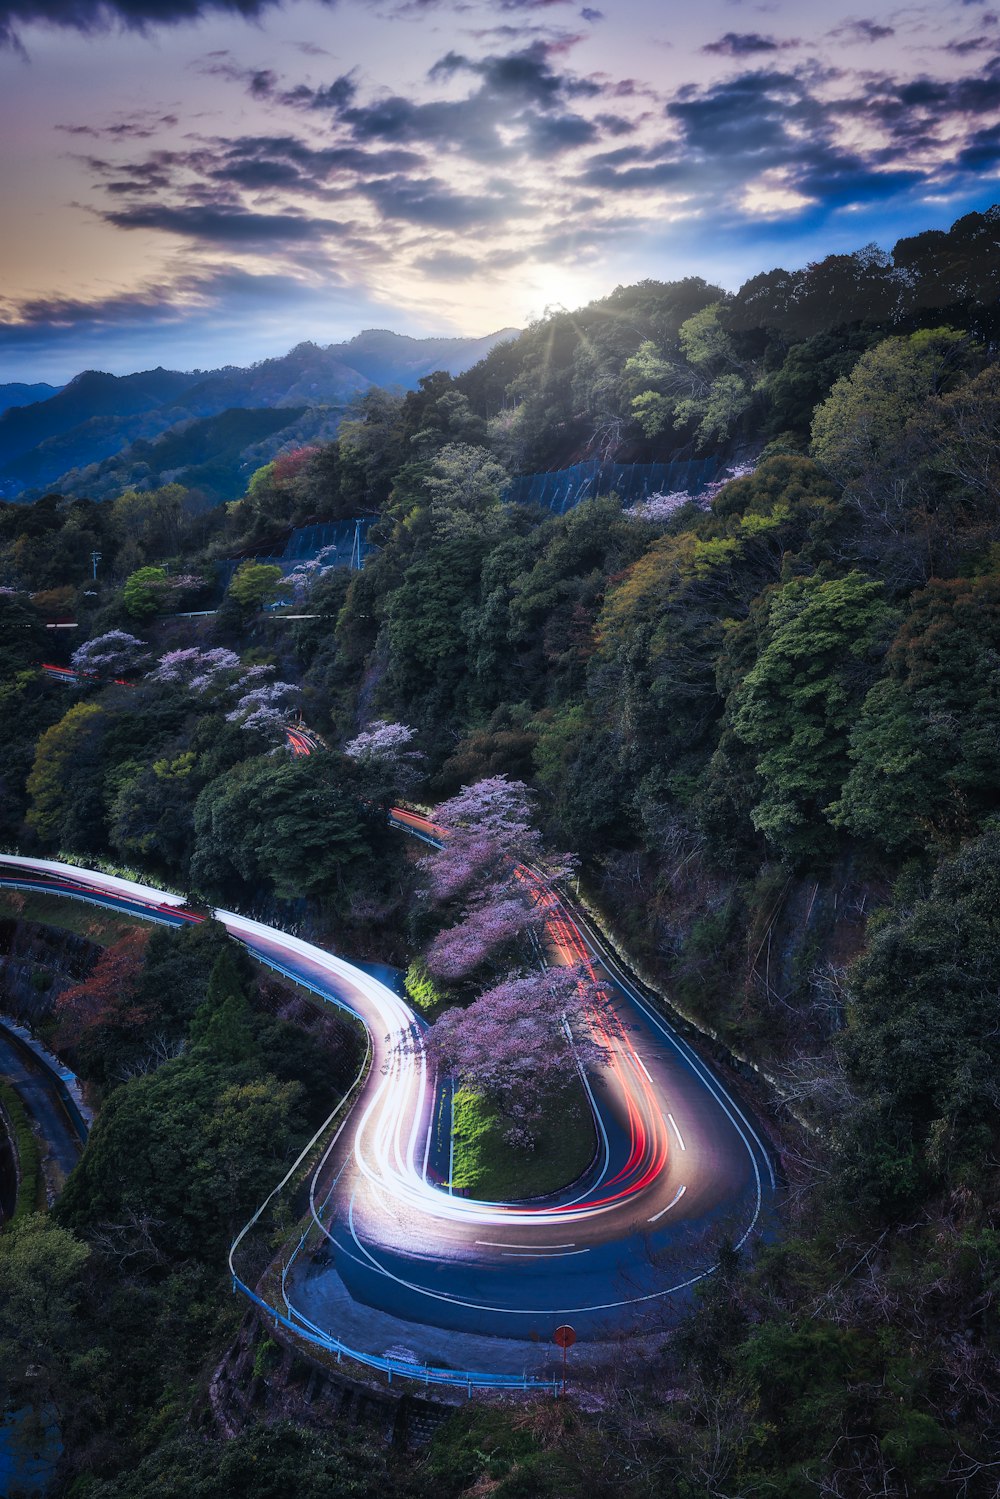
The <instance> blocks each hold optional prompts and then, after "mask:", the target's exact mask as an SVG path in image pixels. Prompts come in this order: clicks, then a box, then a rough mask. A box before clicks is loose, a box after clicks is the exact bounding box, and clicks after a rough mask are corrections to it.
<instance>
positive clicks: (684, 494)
mask: <svg viewBox="0 0 1000 1499" xmlns="http://www.w3.org/2000/svg"><path fill="white" fill-rule="evenodd" d="M754 468H755V465H754V464H752V463H734V464H733V465H732V467H730V468H727V469H726V471H725V473H724V474H723V475H722V478H721V479H716V480H714V481H713V482H712V483H711V484H706V485H705V488H704V489H701V490H699V491H698V493H697V494H690V493H689V492H688V490H686V489H675V490H672V491H671V492H670V494H651V495H647V497H646V498H645V499H644V500H637V501H636V503H635V504H634V505H629V506H628V507H627V509H625V510H623V511H622V514H623V515H624V516H626V517H627V518H628V519H629V520H639V521H645V522H646V523H647V524H653V525H665V524H666V522H667V521H669V520H672V519H673V517H674V516H675V515H676V514H677V512H678V511H679V510H683V509H684V507H685V505H697V507H698V509H699V510H711V508H712V501H713V500H714V499H715V497H716V495H717V494H718V493H719V492H720V490H723V489H725V487H726V485H727V484H730V483H732V481H733V480H734V479H746V478H747V477H748V476H749V475H750V474H752V473H753V471H754Z"/></svg>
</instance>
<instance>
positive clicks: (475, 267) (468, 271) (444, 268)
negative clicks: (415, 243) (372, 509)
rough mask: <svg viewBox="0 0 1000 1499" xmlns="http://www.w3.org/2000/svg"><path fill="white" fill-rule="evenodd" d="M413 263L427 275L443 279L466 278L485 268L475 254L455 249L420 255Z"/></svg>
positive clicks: (457, 279) (477, 273) (455, 279)
mask: <svg viewBox="0 0 1000 1499" xmlns="http://www.w3.org/2000/svg"><path fill="white" fill-rule="evenodd" d="M413 264H414V266H415V267H416V269H417V270H418V271H422V272H423V274H424V275H425V276H430V277H431V278H432V279H433V280H441V281H459V280H464V279H465V278H466V277H468V276H477V275H479V274H480V273H481V272H482V270H483V265H482V262H481V261H478V260H477V259H476V258H475V256H474V255H463V254H461V253H460V252H458V251H455V250H435V251H434V253H433V254H432V255H421V256H418V258H417V259H416V260H415V261H414V262H413Z"/></svg>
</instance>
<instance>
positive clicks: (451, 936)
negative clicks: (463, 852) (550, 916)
mask: <svg viewBox="0 0 1000 1499" xmlns="http://www.w3.org/2000/svg"><path fill="white" fill-rule="evenodd" d="M491 894H492V897H493V898H492V899H491ZM543 918H544V911H543V908H542V906H541V905H539V904H532V903H531V902H529V901H526V900H524V899H523V897H522V896H521V895H520V893H517V894H514V895H510V894H505V893H504V892H503V891H502V890H501V891H492V892H490V891H487V892H485V893H484V896H483V899H482V901H481V903H480V904H478V905H476V906H474V907H473V908H472V909H471V910H469V911H468V912H467V913H466V914H465V916H464V917H463V919H462V920H461V921H460V922H459V923H458V925H457V926H453V927H448V928H447V929H446V930H445V931H443V932H439V933H438V935H437V936H436V937H435V939H434V941H433V942H432V943H431V945H430V947H429V949H428V951H427V957H426V960H425V961H426V965H427V968H428V970H429V971H430V972H431V973H432V974H433V975H434V977H435V978H439V979H444V980H445V981H446V982H448V981H451V982H454V981H456V980H458V979H464V978H466V977H468V975H469V974H470V973H474V972H475V970H476V969H477V968H481V967H482V965H483V963H484V962H485V961H486V960H487V958H489V957H491V956H492V955H493V954H494V953H496V952H498V951H500V950H501V949H503V948H505V947H508V946H509V945H510V943H511V942H513V941H514V940H515V939H516V938H517V937H520V936H522V935H523V934H524V933H525V932H527V931H530V930H532V929H535V928H537V927H539V926H540V925H541V924H542V921H543Z"/></svg>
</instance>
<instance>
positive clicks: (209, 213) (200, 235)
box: [102, 203, 345, 245]
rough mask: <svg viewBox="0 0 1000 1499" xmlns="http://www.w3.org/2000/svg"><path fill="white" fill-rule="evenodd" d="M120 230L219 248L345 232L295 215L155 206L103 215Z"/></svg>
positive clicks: (230, 208) (225, 207) (324, 221)
mask: <svg viewBox="0 0 1000 1499" xmlns="http://www.w3.org/2000/svg"><path fill="white" fill-rule="evenodd" d="M102 217H103V218H104V220H105V221H106V222H107V223H109V224H114V225H115V227H116V228H118V229H159V230H161V231H162V232H164V233H166V234H180V235H183V236H185V238H188V239H196V240H200V241H202V242H203V243H206V244H215V245H260V244H270V243H273V242H275V241H281V242H282V243H286V244H287V243H289V242H296V241H302V240H315V239H326V238H328V237H329V236H330V235H332V234H337V233H340V232H342V231H343V229H344V227H345V226H344V225H343V224H339V223H337V221H336V220H334V219H314V218H307V217H306V216H305V215H304V214H295V213H251V212H249V211H248V210H247V209H244V208H240V207H237V206H235V205H230V204H218V205H212V204H205V205H202V204H197V203H188V204H183V205H180V206H177V207H170V206H169V205H167V204H163V203H155V204H149V205H147V206H136V207H132V208H127V209H123V210H122V211H121V212H118V213H105V214H103V215H102Z"/></svg>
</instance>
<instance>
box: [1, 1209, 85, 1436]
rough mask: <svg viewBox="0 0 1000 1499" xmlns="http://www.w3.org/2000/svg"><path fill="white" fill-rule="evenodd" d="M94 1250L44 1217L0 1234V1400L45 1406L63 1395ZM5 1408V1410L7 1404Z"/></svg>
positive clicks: (19, 1223)
mask: <svg viewBox="0 0 1000 1499" xmlns="http://www.w3.org/2000/svg"><path fill="white" fill-rule="evenodd" d="M89 1254H90V1251H89V1250H88V1248H87V1246H86V1245H85V1244H81V1243H80V1242H79V1240H78V1239H76V1238H75V1237H74V1235H73V1234H72V1233H71V1232H69V1231H67V1230H66V1229H64V1228H59V1227H58V1226H57V1225H56V1224H55V1223H54V1222H53V1221H52V1219H51V1218H49V1217H46V1216H45V1215H44V1214H42V1213H34V1214H30V1215H29V1216H28V1217H26V1218H21V1219H19V1220H18V1221H17V1222H15V1223H12V1224H10V1225H8V1226H7V1228H6V1229H5V1230H4V1232H3V1233H2V1234H0V1397H3V1398H4V1400H5V1401H9V1400H13V1401H14V1402H15V1403H18V1402H19V1401H20V1400H21V1399H23V1398H26V1397H28V1398H30V1399H31V1400H32V1401H33V1402H35V1403H37V1402H41V1403H44V1402H45V1401H46V1400H52V1399H53V1398H54V1397H56V1396H58V1395H62V1394H64V1393H65V1390H66V1380H67V1378H68V1375H69V1360H70V1356H71V1353H72V1351H73V1346H74V1341H75V1339H74V1313H75V1310H76V1307H77V1304H78V1302H79V1299H80V1295H81V1291H82V1281H81V1272H82V1270H83V1268H84V1266H85V1265H86V1263H87V1259H88V1257H89ZM4 1409H7V1406H6V1404H5V1405H4Z"/></svg>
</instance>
